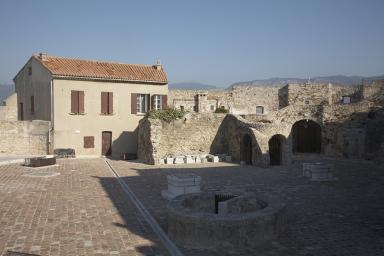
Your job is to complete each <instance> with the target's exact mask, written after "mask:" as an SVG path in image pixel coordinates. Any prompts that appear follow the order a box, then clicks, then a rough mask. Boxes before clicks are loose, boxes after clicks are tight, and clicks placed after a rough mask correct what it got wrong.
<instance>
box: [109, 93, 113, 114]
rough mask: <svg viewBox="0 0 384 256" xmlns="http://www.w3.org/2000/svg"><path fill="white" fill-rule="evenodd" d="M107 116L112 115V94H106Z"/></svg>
mask: <svg viewBox="0 0 384 256" xmlns="http://www.w3.org/2000/svg"><path fill="white" fill-rule="evenodd" d="M108 114H113V92H109V93H108Z"/></svg>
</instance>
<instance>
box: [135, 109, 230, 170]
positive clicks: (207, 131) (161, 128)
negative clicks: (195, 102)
mask: <svg viewBox="0 0 384 256" xmlns="http://www.w3.org/2000/svg"><path fill="white" fill-rule="evenodd" d="M224 117H225V114H214V113H205V114H200V113H189V114H187V115H186V116H185V117H184V118H183V119H179V120H175V121H173V122H171V123H167V122H164V121H160V120H155V119H147V118H144V119H143V120H142V121H141V122H140V124H139V143H138V158H139V159H140V160H142V161H144V162H146V163H150V164H154V163H158V161H159V159H161V158H164V157H166V156H167V155H186V154H208V153H211V152H216V151H217V150H219V149H220V148H221V146H220V145H217V144H215V142H217V141H219V140H217V139H216V136H218V131H219V128H220V125H221V123H222V121H223V119H224Z"/></svg>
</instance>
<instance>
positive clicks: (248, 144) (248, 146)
mask: <svg viewBox="0 0 384 256" xmlns="http://www.w3.org/2000/svg"><path fill="white" fill-rule="evenodd" d="M240 150H241V151H240V152H241V157H240V158H241V161H244V162H245V163H246V164H252V138H251V136H249V134H244V135H243V137H242V138H241V147H240Z"/></svg>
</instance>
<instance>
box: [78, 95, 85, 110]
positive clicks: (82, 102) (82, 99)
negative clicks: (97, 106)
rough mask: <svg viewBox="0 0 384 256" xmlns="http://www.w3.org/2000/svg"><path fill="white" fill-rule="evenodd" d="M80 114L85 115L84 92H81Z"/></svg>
mask: <svg viewBox="0 0 384 256" xmlns="http://www.w3.org/2000/svg"><path fill="white" fill-rule="evenodd" d="M79 113H81V114H83V113H84V91H79Z"/></svg>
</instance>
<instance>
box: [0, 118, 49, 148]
mask: <svg viewBox="0 0 384 256" xmlns="http://www.w3.org/2000/svg"><path fill="white" fill-rule="evenodd" d="M48 131H49V122H48V121H39V120H35V121H0V155H45V154H47V152H48Z"/></svg>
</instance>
